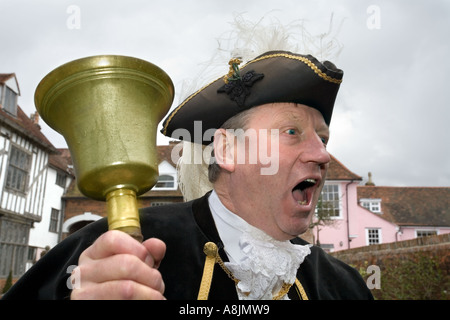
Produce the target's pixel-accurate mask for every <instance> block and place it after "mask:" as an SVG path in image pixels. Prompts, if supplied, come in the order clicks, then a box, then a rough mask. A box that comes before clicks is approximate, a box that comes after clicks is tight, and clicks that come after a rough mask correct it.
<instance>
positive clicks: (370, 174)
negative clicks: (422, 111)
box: [366, 172, 375, 187]
mask: <svg viewBox="0 0 450 320" xmlns="http://www.w3.org/2000/svg"><path fill="white" fill-rule="evenodd" d="M366 186H370V187H374V186H375V183H373V181H372V172H369V181H367V182H366Z"/></svg>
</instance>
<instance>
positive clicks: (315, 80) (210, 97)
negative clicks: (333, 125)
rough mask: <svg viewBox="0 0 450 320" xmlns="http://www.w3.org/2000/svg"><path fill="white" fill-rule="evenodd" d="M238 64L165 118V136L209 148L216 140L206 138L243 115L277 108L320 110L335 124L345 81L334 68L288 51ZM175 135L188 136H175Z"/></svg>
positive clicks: (273, 53)
mask: <svg viewBox="0 0 450 320" xmlns="http://www.w3.org/2000/svg"><path fill="white" fill-rule="evenodd" d="M239 63H240V61H238V60H237V59H232V60H230V72H229V73H228V75H226V76H225V77H223V78H219V79H217V80H215V81H213V82H211V83H209V84H208V85H206V86H204V87H203V88H201V89H200V90H198V91H197V92H195V93H193V94H192V95H191V96H189V97H188V98H187V99H186V100H184V101H183V103H181V104H180V105H179V106H178V107H177V108H176V109H174V110H173V111H172V112H171V113H170V114H169V115H168V116H167V117H166V119H165V120H164V122H163V129H162V130H161V132H162V133H163V134H164V135H166V136H169V137H173V138H175V139H182V140H190V141H191V142H196V143H203V144H209V143H211V135H209V137H204V133H205V131H206V130H208V129H218V128H220V127H221V125H222V124H223V123H224V122H225V121H226V120H228V119H229V118H231V117H233V116H235V115H236V114H238V113H240V112H242V111H244V110H247V109H250V108H252V107H255V106H260V105H263V104H267V103H274V102H293V103H299V104H304V105H307V106H309V107H312V108H315V109H317V110H319V111H320V113H321V114H322V115H323V118H324V119H325V122H326V123H327V124H328V125H329V124H330V120H331V114H332V112H333V106H334V102H335V100H336V95H337V93H338V90H339V86H340V83H341V82H342V77H343V72H342V70H340V69H338V68H336V66H335V65H334V64H333V63H331V62H329V61H324V62H319V61H318V60H317V59H316V58H314V57H313V56H311V55H300V54H294V53H291V52H288V51H270V52H266V53H264V54H262V55H260V56H258V57H257V58H255V59H253V60H251V61H250V62H248V63H247V64H245V65H244V66H243V67H241V68H239V66H238V64H239ZM176 129H184V130H181V131H176V132H174V131H175V130H176ZM186 130H187V131H186ZM183 132H184V134H183ZM180 133H181V134H180ZM186 133H187V134H186ZM208 139H209V140H208Z"/></svg>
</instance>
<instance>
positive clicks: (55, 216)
mask: <svg viewBox="0 0 450 320" xmlns="http://www.w3.org/2000/svg"><path fill="white" fill-rule="evenodd" d="M58 225H59V210H57V209H53V208H52V213H51V215H50V226H49V228H48V231H50V232H58Z"/></svg>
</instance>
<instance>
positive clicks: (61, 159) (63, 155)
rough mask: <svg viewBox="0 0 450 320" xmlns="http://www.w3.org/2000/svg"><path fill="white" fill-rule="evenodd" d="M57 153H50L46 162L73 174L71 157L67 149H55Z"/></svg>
mask: <svg viewBox="0 0 450 320" xmlns="http://www.w3.org/2000/svg"><path fill="white" fill-rule="evenodd" d="M57 150H58V153H56V154H51V155H50V156H49V159H48V164H49V165H50V166H52V167H54V168H56V169H59V170H61V171H64V172H66V173H68V174H70V175H72V176H73V175H74V173H73V170H72V158H71V156H70V152H69V149H57Z"/></svg>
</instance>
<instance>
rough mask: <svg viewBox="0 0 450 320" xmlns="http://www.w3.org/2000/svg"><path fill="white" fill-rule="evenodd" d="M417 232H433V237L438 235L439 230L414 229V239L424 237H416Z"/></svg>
mask: <svg viewBox="0 0 450 320" xmlns="http://www.w3.org/2000/svg"><path fill="white" fill-rule="evenodd" d="M419 232H433V233H435V234H434V235H439V229H433V228H420V229H415V230H414V236H415V237H416V238H421V237H425V236H423V235H422V236H420V237H419V235H418V233H419Z"/></svg>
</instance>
